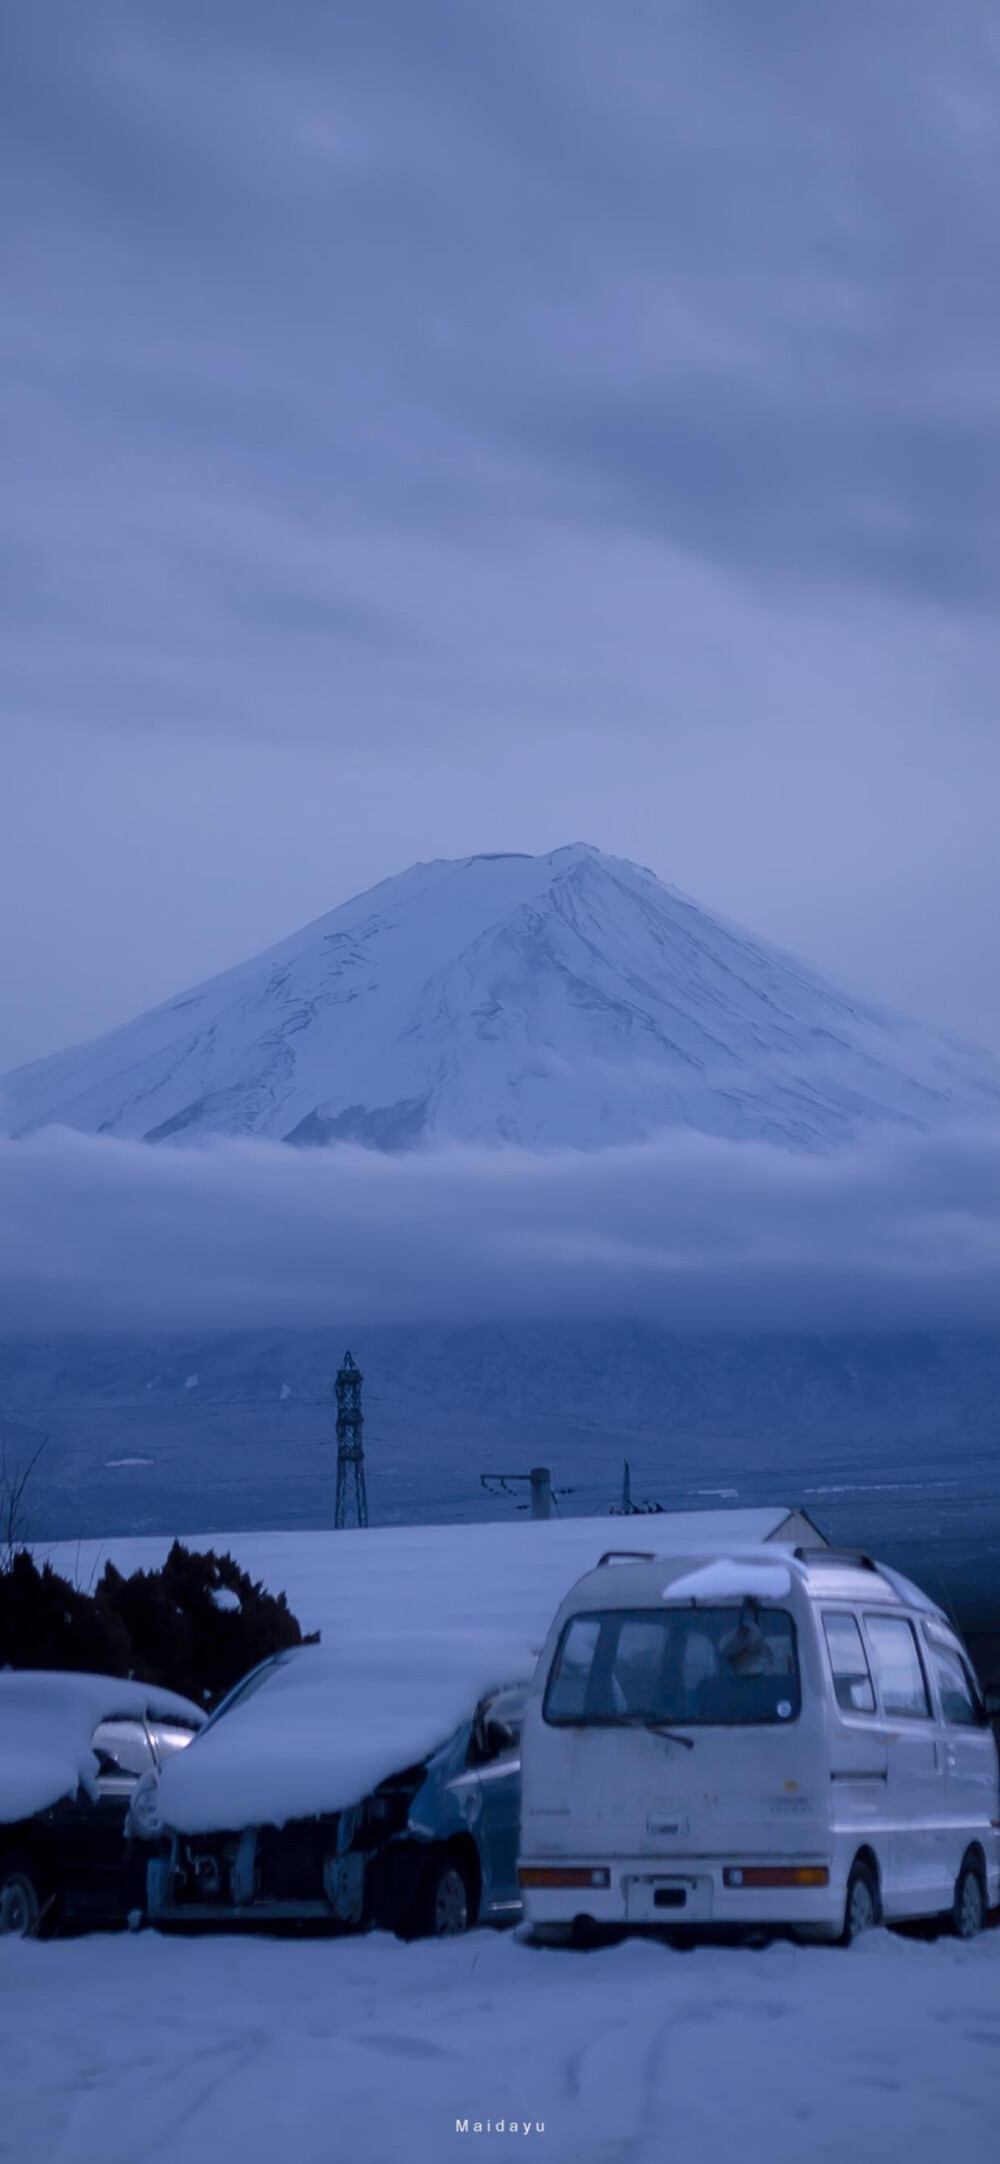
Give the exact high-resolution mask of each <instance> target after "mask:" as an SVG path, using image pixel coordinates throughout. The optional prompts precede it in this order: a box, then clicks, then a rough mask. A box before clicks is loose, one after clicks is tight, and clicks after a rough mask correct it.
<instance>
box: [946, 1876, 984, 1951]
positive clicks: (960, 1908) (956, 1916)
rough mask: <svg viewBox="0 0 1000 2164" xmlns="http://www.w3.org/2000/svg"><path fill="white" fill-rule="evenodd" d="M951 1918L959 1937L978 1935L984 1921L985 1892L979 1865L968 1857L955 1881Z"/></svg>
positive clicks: (968, 1937)
mask: <svg viewBox="0 0 1000 2164" xmlns="http://www.w3.org/2000/svg"><path fill="white" fill-rule="evenodd" d="M951 1920H952V1925H953V1928H954V1930H955V1933H956V1936H957V1937H958V1938H960V1939H974V1938H976V1937H978V1934H979V1932H980V1931H981V1930H982V1928H983V1925H984V1924H985V1922H986V1893H985V1890H984V1887H983V1880H982V1873H981V1871H980V1869H979V1865H978V1864H977V1863H975V1862H973V1860H972V1859H971V1857H970V1858H967V1860H966V1862H965V1863H963V1865H962V1868H961V1870H960V1872H959V1874H958V1878H957V1880H956V1882H955V1899H954V1901H953V1902H952V1908H951Z"/></svg>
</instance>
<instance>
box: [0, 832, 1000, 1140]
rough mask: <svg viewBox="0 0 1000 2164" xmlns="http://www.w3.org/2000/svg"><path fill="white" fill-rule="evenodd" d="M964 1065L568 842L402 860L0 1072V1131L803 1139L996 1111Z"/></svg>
mask: <svg viewBox="0 0 1000 2164" xmlns="http://www.w3.org/2000/svg"><path fill="white" fill-rule="evenodd" d="M998 1109H1000V1065H998V1063H996V1062H995V1061H993V1060H991V1058H990V1056H989V1055H988V1054H986V1053H984V1052H979V1051H976V1050H975V1049H974V1048H972V1047H969V1046H967V1045H963V1044H961V1043H959V1042H958V1041H957V1040H955V1039H952V1038H949V1037H946V1036H943V1035H940V1034H936V1033H935V1032H933V1031H931V1030H927V1029H922V1028H920V1027H917V1026H916V1025H913V1024H910V1023H906V1022H903V1021H900V1020H898V1019H896V1018H895V1017H893V1016H891V1015H888V1014H885V1013H883V1012H881V1011H879V1010H877V1009H875V1008H873V1007H871V1006H866V1005H863V1004H861V1003H859V1002H858V1001H857V1000H855V999H851V998H849V997H847V996H845V995H844V994H843V993H841V992H839V991H838V990H837V989H836V988H835V987H834V986H832V985H830V984H828V983H826V982H825V981H824V980H823V979H822V978H820V977H818V976H817V975H816V974H815V973H814V972H813V971H811V970H810V969H808V968H806V967H805V966H802V965H800V964H799V963H797V962H796V961H795V960H794V959H793V958H792V957H790V956H787V955H785V954H783V953H780V952H779V951H777V950H776V949H774V948H771V947H767V946H764V945H763V944H761V943H760V942H759V941H757V940H754V939H752V938H750V937H749V936H747V935H745V934H744V933H742V932H740V931H739V930H738V929H737V928H735V927H733V926H731V925H729V924H726V923H724V922H722V921H721V920H720V919H719V918H717V917H714V916H711V915H709V914H708V912H707V911H705V910H702V909H699V908H697V907H696V906H695V904H694V903H693V902H690V901H688V900H687V899H686V898H685V897H684V896H683V895H681V894H678V893H677V892H676V891H675V890H674V889H673V888H671V887H667V886H664V885H663V884H662V882H661V881H660V880H658V879H657V878H655V877H654V875H653V874H652V872H648V871H644V870H642V869H641V868H640V867H638V866H637V865H634V864H628V863H625V862H623V861H622V860H621V859H619V858H615V857H608V856H604V855H602V854H601V852H600V851H599V850H597V849H593V848H590V847H589V846H587V845H585V844H582V843H578V844H575V845H573V846H572V847H570V848H565V849H556V850H554V851H553V852H552V854H551V855H549V856H543V857H529V856H480V857H468V858H464V859H461V860H459V861H457V862H445V861H438V862H436V863H432V864H417V865H414V866H413V867H412V869H411V870H410V871H407V872H403V873H402V874H401V875H400V876H399V877H398V878H396V879H388V880H385V881H384V882H383V883H382V885H380V886H377V887H373V888H372V889H371V890H370V892H368V893H367V894H362V895H359V896H358V897H357V898H356V899H355V900H354V901H352V902H347V903H345V904H344V905H343V907H342V908H340V909H335V910H332V911H331V913H330V915H329V916H326V917H320V918H319V919H318V921H317V922H316V923H315V924H311V925H308V926H307V927H306V929H305V930H304V931H302V932H299V933H297V934H296V935H295V936H294V937H293V938H291V939H286V940H284V941H283V942H282V943H281V945H280V946H277V947H272V948H271V949H270V951H269V952H268V953H266V954H263V955H260V956H258V957H257V958H256V959H255V960H254V961H251V962H246V963H243V964H242V965H241V966H240V967H239V968H236V969H231V970H227V971H226V972H225V974H224V975H222V976H220V977H215V978H213V979H212V980H211V981H210V982H209V983H207V984H204V985H201V986H199V987H198V988H197V989H196V990H195V991H192V992H187V993H185V994H183V995H182V996H181V997H180V998H177V999H172V1000H170V1001H168V1002H167V1004H166V1005H164V1006H161V1007H157V1008H155V1009H153V1010H152V1011H151V1012H150V1013H149V1014H146V1015H142V1016H140V1018H139V1019H138V1020H137V1021H135V1022H132V1023H129V1024H128V1025H126V1027H124V1028H122V1029H118V1030H114V1031H112V1032H111V1033H110V1034H109V1035H108V1036H105V1037H102V1038H99V1039H98V1040H97V1041H96V1042H95V1043H93V1044H89V1045H85V1046H78V1047H75V1048H73V1049H71V1050H70V1051H67V1052H62V1053H58V1054H56V1055H54V1056H53V1057H52V1058H49V1059H44V1060H39V1061H36V1062H35V1063H34V1064H33V1065H31V1066H28V1067H22V1068H19V1069H17V1070H16V1071H15V1072H14V1073H12V1074H9V1075H7V1076H6V1077H4V1078H3V1079H2V1080H0V1110H2V1116H3V1124H4V1126H5V1128H6V1130H7V1131H8V1132H9V1133H12V1134H15V1135H16V1134H24V1133H26V1132H28V1131H30V1130H31V1129H32V1128H34V1127H37V1126H40V1125H44V1124H47V1123H51V1122H53V1121H58V1122H61V1123H63V1124H65V1125H68V1126H72V1127H76V1128H81V1129H84V1130H85V1131H87V1132H90V1133H102V1134H115V1135H124V1136H133V1137H142V1138H144V1139H145V1140H146V1141H149V1142H161V1141H166V1140H167V1139H168V1138H170V1137H178V1138H180V1139H182V1140H183V1139H188V1138H191V1137H193V1136H194V1135H197V1134H204V1133H212V1132H214V1133H222V1134H228V1135H266V1136H272V1137H281V1138H283V1139H285V1140H288V1141H292V1142H298V1143H309V1142H323V1141H327V1140H332V1139H335V1138H341V1139H350V1140H354V1141H359V1142H363V1143H367V1144H370V1145H374V1146H376V1147H380V1148H389V1149H392V1148H405V1147H407V1146H410V1145H413V1144H415V1143H417V1142H419V1141H422V1140H430V1139H441V1138H444V1137H449V1136H450V1137H457V1138H460V1139H463V1140H466V1141H473V1140H482V1141H487V1142H517V1143H522V1144H527V1145H531V1146H537V1145H553V1144H559V1143H565V1144H572V1145H576V1146H578V1147H580V1148H583V1149H596V1148H600V1147H602V1146H604V1145H607V1144H610V1143H621V1142H629V1141H634V1140H638V1139H640V1138H642V1137H644V1136H646V1135H648V1134H650V1133H652V1132H654V1131H655V1130H656V1129H657V1128H662V1127H668V1126H677V1125H681V1126H688V1127H693V1128H697V1129H700V1130H701V1131H703V1132H705V1133H708V1134H713V1135H724V1136H731V1137H748V1136H756V1137H759V1138H763V1139H766V1140H768V1141H773V1142H779V1143H783V1144H786V1145H789V1146H792V1147H800V1148H822V1147H824V1146H827V1145H829V1144H831V1143H835V1142H837V1141H841V1140H846V1139H848V1138H850V1137H851V1136H852V1135H856V1134H858V1133H860V1132H861V1131H863V1130H864V1129H865V1128H866V1127H868V1126H870V1125H871V1124H873V1123H877V1122H883V1121H899V1120H905V1121H908V1122H916V1123H918V1124H921V1125H924V1124H930V1123H933V1122H934V1121H935V1120H936V1119H937V1118H939V1117H940V1116H941V1115H942V1114H945V1113H948V1112H956V1111H957V1112H962V1113H970V1112H980V1113H996V1111H997V1110H998Z"/></svg>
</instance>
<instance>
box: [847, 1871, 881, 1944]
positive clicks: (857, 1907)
mask: <svg viewBox="0 0 1000 2164" xmlns="http://www.w3.org/2000/svg"><path fill="white" fill-rule="evenodd" d="M878 1921H879V1904H878V1887H877V1885H876V1883H875V1879H874V1876H873V1874H872V1872H871V1871H870V1870H869V1868H868V1865H867V1864H866V1863H856V1864H855V1865H854V1866H853V1868H852V1871H851V1875H850V1878H849V1879H848V1881H847V1899H846V1901H845V1903H844V1928H843V1931H842V1933H841V1938H840V1943H841V1945H842V1946H852V1945H853V1944H854V1941H855V1939H858V1938H860V1937H861V1934H862V1932H863V1931H874V1929H875V1926H876V1924H877V1923H878Z"/></svg>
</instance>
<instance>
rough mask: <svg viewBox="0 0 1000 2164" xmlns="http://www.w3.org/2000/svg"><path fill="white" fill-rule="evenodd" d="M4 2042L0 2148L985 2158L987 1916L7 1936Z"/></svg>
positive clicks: (161, 2154) (50, 2162)
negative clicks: (585, 1944)
mask: <svg viewBox="0 0 1000 2164" xmlns="http://www.w3.org/2000/svg"><path fill="white" fill-rule="evenodd" d="M0 2056H2V2058H3V2061H4V2073H3V2081H2V2096H3V2107H2V2114H0V2156H2V2157H3V2158H4V2160H5V2164H140V2160H145V2159H149V2160H154V2159H155V2164H223V2160H228V2159H233V2160H236V2164H291V2160H294V2164H401V2160H408V2159H410V2160H412V2164H437V2160H438V2159H452V2158H455V2159H460V2158H462V2157H465V2156H468V2155H469V2154H470V2152H471V2153H472V2154H474V2155H482V2154H484V2153H485V2154H488V2155H496V2154H498V2153H499V2154H501V2155H502V2154H504V2153H506V2154H510V2153H511V2152H513V2153H514V2154H515V2155H517V2154H520V2153H522V2152H523V2151H525V2150H530V2151H533V2152H535V2153H537V2154H539V2155H541V2156H543V2157H545V2158H546V2159H548V2160H549V2164H557V2160H558V2164H674V2160H676V2164H778V2160H779V2159H782V2158H784V2157H789V2158H797V2159H801V2160H802V2164H875V2160H876V2159H878V2160H879V2164H889V2160H895V2159H905V2164H944V2160H947V2159H954V2160H955V2164H993V2160H994V2159H995V2157H996V2155H997V2148H998V2120H1000V2080H998V2074H1000V1932H991V1933H989V1934H988V1935H987V1936H986V1937H985V1938H983V1939H980V1940H977V1941H974V1942H973V1943H972V1944H971V1945H967V1946H960V1945H959V1944H957V1943H956V1942H954V1941H951V1940H947V1939H941V1940H939V1941H937V1942H936V1943H926V1942H923V1941H918V1940H910V1939H902V1938H896V1937H891V1936H889V1935H888V1934H886V1933H884V1932H877V1933H874V1934H873V1935H872V1937H871V1938H870V1939H869V1940H862V1941H860V1942H859V1943H858V1944H857V1945H856V1946H855V1947H853V1948H851V1950H850V1951H849V1952H846V1953H845V1952H840V1951H838V1950H835V1949H826V1948H815V1949H799V1948H795V1947H792V1946H789V1945H784V1944H776V1945H774V1946H772V1947H771V1948H769V1949H768V1950H766V1951H764V1952H760V1953H754V1952H751V1951H749V1950H736V1949H727V1948H714V1947H699V1948H698V1949H697V1950H695V1951H694V1952H688V1953H681V1952H676V1951H673V1950H670V1949H668V1948H666V1947H663V1946H660V1945H656V1944H650V1943H646V1942H640V1941H632V1942H631V1943H629V1944H626V1945H624V1946H620V1947H615V1948H610V1949H604V1950H602V1951H600V1952H595V1953H587V1954H571V1953H562V1952H550V1951H545V1952H537V1951H534V1950H533V1949H531V1948H530V1947H528V1946H526V1945H524V1944H521V1943H520V1942H519V1939H518V1937H517V1936H516V1935H512V1934H505V1935H503V1936H499V1935H496V1934H494V1933H492V1932H489V1931H477V1932H474V1933H473V1934H472V1935H471V1936H470V1937H469V1938H466V1939H460V1940H452V1941H441V1942H436V1943H423V1944H418V1945H415V1946H402V1945H399V1944H397V1943H396V1941H395V1940H393V1939H390V1938H387V1937H383V1936H381V1935H377V1936H373V1937H370V1938H362V1939H353V1940H351V1939H348V1940H341V1941H328V1940H320V1941H315V1940H309V1941H292V1940H271V1941H268V1940H266V1939H262V1938H251V1939H233V1938H215V1939H213V1938H202V1939H196V1940H191V1939H184V1940H172V1939H161V1938H159V1937H157V1935H156V1934H155V1933H153V1932H148V1931H147V1932H144V1933H142V1934H141V1935H140V1936H139V1937H136V1938H130V1937H128V1936H122V1937H118V1938H97V1937H93V1938H89V1939H82V1940H77V1941H75V1942H66V1943H63V1944H56V1945H44V1944H43V1945H31V1944H25V1943H22V1942H20V1941H18V1942H14V1941H0ZM465 2120H468V2126H469V2130H468V2133H464V2132H461V2131H459V2128H460V2126H461V2123H462V2122H464V2121H465ZM477 2120H478V2121H479V2122H480V2123H481V2124H482V2126H483V2128H484V2131H483V2132H482V2133H481V2134H476V2133H475V2132H474V2131H473V2129H474V2126H475V2123H476V2121H477ZM498 2120H503V2121H505V2123H506V2125H505V2130H504V2131H503V2132H502V2133H501V2132H500V2131H497V2130H496V2122H497V2121H498ZM512 2120H516V2121H517V2122H518V2124H519V2126H520V2127H521V2128H522V2129H523V2126H524V2124H525V2122H528V2123H529V2124H530V2127H531V2132H530V2133H529V2134H527V2135H525V2134H524V2133H523V2131H522V2132H519V2133H518V2134H517V2135H512V2134H510V2133H509V2132H508V2131H507V2130H506V2128H508V2127H509V2125H510V2122H511V2121H512ZM488 2121H492V2122H493V2127H494V2131H493V2132H491V2133H489V2134H487V2133H486V2132H485V2127H486V2124H487V2122H488ZM539 2122H540V2123H541V2124H542V2125H543V2126H544V2132H538V2131H536V2126H537V2124H538V2123H539Z"/></svg>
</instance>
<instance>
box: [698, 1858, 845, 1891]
mask: <svg viewBox="0 0 1000 2164" xmlns="http://www.w3.org/2000/svg"><path fill="white" fill-rule="evenodd" d="M722 1883H723V1885H724V1886H732V1887H735V1888H736V1890H737V1891H739V1889H740V1888H741V1887H743V1886H829V1884H830V1873H829V1871H828V1870H827V1867H826V1864H825V1863H804V1864H769V1863H768V1864H764V1863H749V1864H747V1863H744V1864H730V1865H728V1866H727V1868H726V1869H725V1871H723V1874H722Z"/></svg>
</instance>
